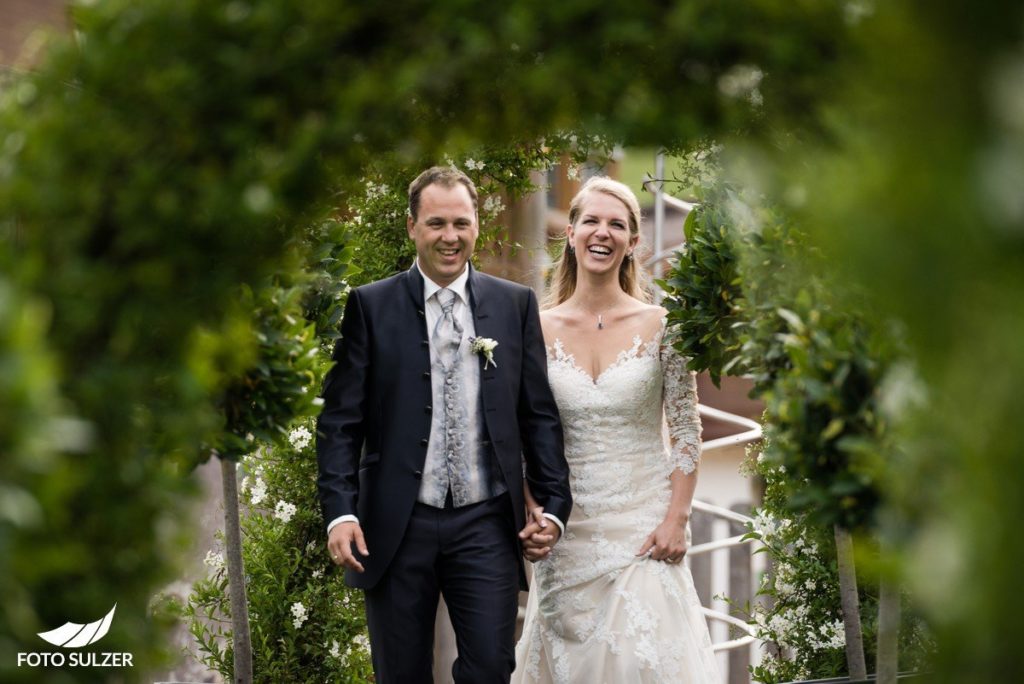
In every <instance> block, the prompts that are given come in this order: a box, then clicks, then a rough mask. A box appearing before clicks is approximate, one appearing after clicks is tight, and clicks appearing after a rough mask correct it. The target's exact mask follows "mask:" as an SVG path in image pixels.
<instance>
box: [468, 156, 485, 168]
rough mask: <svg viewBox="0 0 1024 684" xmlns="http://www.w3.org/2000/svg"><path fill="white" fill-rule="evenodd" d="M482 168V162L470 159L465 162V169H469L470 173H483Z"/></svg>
mask: <svg viewBox="0 0 1024 684" xmlns="http://www.w3.org/2000/svg"><path fill="white" fill-rule="evenodd" d="M484 166H485V164H484V162H482V161H476V160H475V159H473V158H472V157H470V158H469V159H467V160H466V168H467V169H469V170H470V171H483V170H484Z"/></svg>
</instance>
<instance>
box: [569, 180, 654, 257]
mask: <svg viewBox="0 0 1024 684" xmlns="http://www.w3.org/2000/svg"><path fill="white" fill-rule="evenodd" d="M566 236H567V238H568V240H569V244H570V245H572V246H573V248H574V249H575V250H576V262H577V263H578V264H579V267H580V268H582V269H584V270H586V271H590V272H592V273H605V272H608V271H613V272H614V271H618V269H619V268H620V267H621V266H622V262H623V260H624V259H625V258H626V255H627V254H631V253H632V252H633V249H634V248H635V247H636V243H637V240H638V239H639V237H638V236H636V235H632V234H631V231H630V226H629V209H628V208H627V207H626V205H625V204H623V203H622V202H621V201H620V200H618V199H617V198H615V197H613V196H612V195H609V194H607V193H604V192H599V191H590V192H588V193H587V194H586V196H585V198H584V199H583V202H582V204H581V207H580V216H579V219H577V221H576V223H575V224H574V225H569V226H568V227H567V228H566Z"/></svg>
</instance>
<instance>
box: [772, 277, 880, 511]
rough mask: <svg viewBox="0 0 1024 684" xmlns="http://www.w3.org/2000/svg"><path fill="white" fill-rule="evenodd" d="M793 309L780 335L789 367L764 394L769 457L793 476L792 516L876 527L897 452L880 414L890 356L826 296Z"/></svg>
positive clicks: (804, 297)
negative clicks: (882, 486) (886, 460)
mask: <svg viewBox="0 0 1024 684" xmlns="http://www.w3.org/2000/svg"><path fill="white" fill-rule="evenodd" d="M792 304H793V305H794V310H790V309H784V308H780V309H779V311H778V316H779V318H781V319H782V320H784V321H785V326H784V327H783V330H782V331H781V332H779V333H776V334H775V339H776V340H778V341H779V342H780V343H781V344H782V345H783V348H784V352H785V357H786V359H787V361H788V365H789V368H788V369H787V371H786V372H785V373H781V374H779V375H778V376H777V377H776V378H775V382H774V383H773V384H772V385H771V387H770V388H769V389H767V390H766V391H764V392H763V393H762V394H761V397H762V398H763V399H764V401H765V407H766V408H765V435H766V437H767V444H766V446H765V450H764V455H765V458H766V459H769V460H770V461H772V462H774V463H776V464H778V465H782V466H785V467H786V470H787V472H788V473H790V478H791V483H792V484H791V487H790V491H791V497H790V498H789V502H788V503H789V506H790V507H791V508H792V509H794V510H798V511H804V512H806V513H807V514H808V515H809V516H810V518H811V519H812V520H815V521H817V522H820V523H822V524H824V525H833V524H836V525H839V526H841V527H844V528H846V529H850V530H857V529H862V528H864V527H872V526H873V525H872V523H873V519H872V518H873V516H874V514H875V511H876V510H877V507H878V504H879V498H880V492H879V481H880V478H882V477H884V475H885V472H886V471H885V468H884V467H882V458H883V454H885V452H886V450H887V449H889V447H888V445H887V443H886V442H887V439H888V436H887V425H886V422H885V420H884V419H883V418H882V416H881V415H880V412H879V410H878V401H879V396H880V395H879V391H878V388H879V385H880V384H881V381H882V376H883V374H884V372H885V370H886V368H887V362H886V354H885V352H884V351H883V350H882V348H881V347H880V345H878V344H877V343H874V344H873V340H872V339H871V332H870V331H869V330H868V329H867V327H866V326H865V325H864V322H863V320H862V319H861V318H859V317H858V316H856V315H852V314H850V313H846V312H836V311H835V310H834V309H832V308H831V307H830V304H829V302H828V299H827V297H825V296H823V294H822V293H821V292H819V293H818V296H817V297H816V298H815V297H813V296H812V295H811V294H810V292H809V291H808V290H804V291H802V292H801V293H800V294H799V295H798V296H797V297H796V299H795V300H794V301H793V302H792ZM890 452H891V450H890ZM888 455H892V453H889V454H888Z"/></svg>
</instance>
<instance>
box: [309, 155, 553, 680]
mask: <svg viewBox="0 0 1024 684" xmlns="http://www.w3.org/2000/svg"><path fill="white" fill-rule="evenodd" d="M407 228H408V232H409V237H410V239H412V241H413V242H414V243H415V244H416V263H415V264H414V265H413V267H412V268H411V269H409V270H408V271H406V272H404V273H400V274H398V275H396V276H393V277H391V278H387V279H385V280H381V281H378V282H375V283H371V284H369V285H366V286H363V287H360V288H357V289H355V290H352V292H350V293H349V296H348V302H347V304H346V307H345V317H344V319H343V320H342V324H341V340H340V342H339V343H338V346H337V347H336V349H335V352H334V360H335V361H336V362H337V363H336V365H335V367H334V368H333V369H332V370H331V372H330V374H329V375H328V376H327V380H326V382H325V384H324V391H323V398H324V408H323V413H322V414H321V415H320V420H319V423H318V425H317V456H318V460H319V465H320V478H319V483H318V484H319V490H320V500H321V503H322V505H323V512H324V519H325V520H326V521H328V545H327V547H328V551H329V552H330V554H331V556H332V558H333V559H334V561H335V562H336V563H337V564H339V565H341V566H343V567H345V568H346V573H345V579H346V581H347V583H348V584H349V585H350V586H353V587H359V588H362V589H364V590H365V595H366V616H367V622H368V625H369V630H370V644H371V647H372V652H373V669H374V672H375V673H376V681H377V682H379V683H384V684H390V683H392V682H395V683H401V684H406V683H408V682H430V681H431V679H432V678H431V659H432V653H433V640H434V634H433V630H434V618H435V614H436V610H437V604H438V596H439V594H440V595H443V596H444V599H445V602H446V603H447V605H448V612H449V614H450V616H451V620H452V625H453V627H454V629H455V637H456V642H457V647H458V659H457V660H456V661H455V664H454V666H453V667H452V674H453V676H454V679H455V681H456V682H458V683H462V682H466V683H469V682H473V683H476V682H488V683H490V682H507V681H508V680H509V677H510V675H511V673H512V670H513V669H514V667H515V657H514V650H513V649H514V644H513V641H514V632H515V620H516V610H517V599H518V591H519V589H520V587H522V588H524V589H525V588H526V586H525V585H526V580H525V574H524V571H523V561H522V558H521V555H520V545H519V540H518V538H517V536H516V533H517V531H519V530H521V529H523V528H524V526H525V524H526V521H525V506H524V494H523V477H524V471H525V478H526V480H527V482H528V483H529V486H530V489H531V491H532V493H533V495H534V497H535V498H536V499H537V501H538V503H539V504H540V505H541V506H543V508H544V511H545V512H544V515H545V516H546V517H548V518H551V520H553V521H554V523H555V524H554V525H550V524H549V525H547V529H548V530H549V531H550V533H549V534H548V535H547V536H548V537H549V538H550V540H551V541H550V543H551V544H554V542H555V541H557V538H558V536H559V534H560V532H561V531H562V530H564V526H563V522H564V521H566V520H568V518H569V511H570V509H571V507H572V499H571V496H570V494H569V484H568V468H567V466H566V462H565V457H564V456H563V453H562V426H561V423H560V422H559V418H558V410H557V408H556V406H555V402H554V399H553V397H552V395H551V390H550V388H549V387H548V381H547V371H546V359H545V351H544V341H543V337H542V335H541V327H540V318H539V315H538V311H537V300H536V298H535V297H534V295H533V292H532V291H530V290H529V289H528V288H525V287H522V286H520V285H515V284H513V283H510V282H507V281H504V280H499V279H497V278H493V277H490V276H487V275H484V274H482V273H479V272H478V271H475V270H474V269H473V268H472V266H470V265H469V258H470V256H471V255H472V254H473V248H474V247H475V245H476V240H477V235H478V233H479V229H478V225H477V193H476V188H475V187H474V185H473V182H472V181H471V180H470V179H469V178H468V177H467V176H466V175H465V174H463V173H462V172H460V171H458V170H456V169H454V168H442V167H434V168H431V169H428V170H426V171H424V172H423V173H421V174H420V175H419V176H418V177H417V178H416V180H414V181H413V182H412V184H411V185H410V186H409V217H408V219H407ZM474 341H475V342H476V344H474ZM488 342H496V343H497V346H493V348H491V351H490V352H489V353H488V352H487V351H486V350H485V347H490V346H491V345H489V344H487V343H488ZM524 464H525V469H524Z"/></svg>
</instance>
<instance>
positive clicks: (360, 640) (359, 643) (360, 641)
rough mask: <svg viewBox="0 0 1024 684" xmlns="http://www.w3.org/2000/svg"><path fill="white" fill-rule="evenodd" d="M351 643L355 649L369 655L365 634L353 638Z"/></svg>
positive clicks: (368, 644) (368, 642) (367, 639)
mask: <svg viewBox="0 0 1024 684" xmlns="http://www.w3.org/2000/svg"><path fill="white" fill-rule="evenodd" d="M352 643H353V644H355V645H356V647H357V648H359V649H361V650H363V651H366V652H367V653H369V651H370V639H369V637H367V636H366V635H365V634H360V635H359V636H357V637H355V638H353V639H352Z"/></svg>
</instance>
